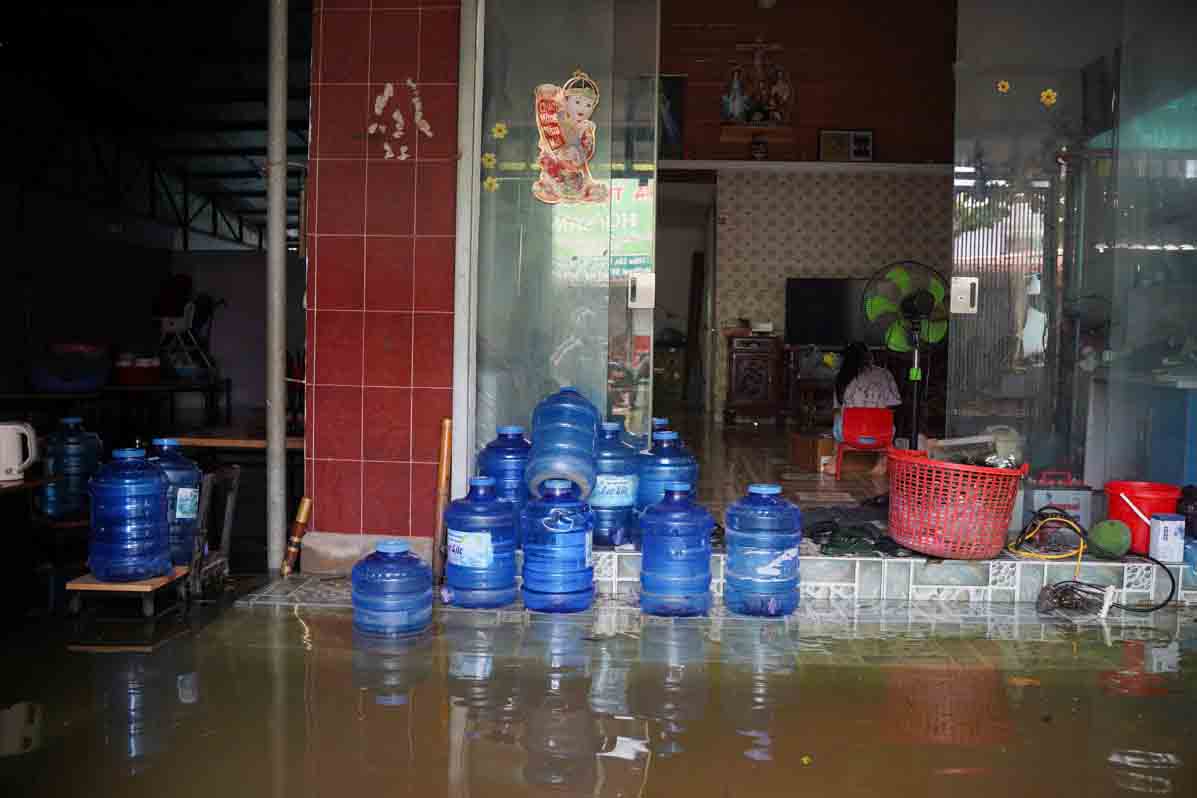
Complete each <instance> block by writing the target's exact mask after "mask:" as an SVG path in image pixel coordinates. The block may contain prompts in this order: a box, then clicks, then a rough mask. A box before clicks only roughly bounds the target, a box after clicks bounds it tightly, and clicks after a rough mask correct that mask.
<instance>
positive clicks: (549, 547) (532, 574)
mask: <svg viewBox="0 0 1197 798" xmlns="http://www.w3.org/2000/svg"><path fill="white" fill-rule="evenodd" d="M541 489H542V493H543V495H542V496H541V497H540V498H538V499H533V500H532V501H530V502H528V503H527V504H526V505H525V506H524V511H523V513H522V514H521V517H520V523H521V525H522V526H523V537H524V585H523V595H524V606H525V607H527V608H528V609H530V610H536V611H537V612H581V611H582V610H584V609H587V608H588V607H590V604H591V602H593V601H594V567H593V565H592V562H591V545H592V541H591V535H592V534H593V533H594V514H593V513H592V512H591V510H590V505H588V504H586V502H584V501H582V500H581V499H580V498H578V489H577V488H576V487H575V486H574V484H573V483H571V482H569V481H568V480H564V479H550V480H547V481H546V482H545V483H544V484H543V485H542V486H541Z"/></svg>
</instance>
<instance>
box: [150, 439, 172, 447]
mask: <svg viewBox="0 0 1197 798" xmlns="http://www.w3.org/2000/svg"><path fill="white" fill-rule="evenodd" d="M150 443H152V444H154V445H155V446H158V447H167V446H178V445H179V442H178V441H177V440H176V439H174V438H154V439H153V440H151V441H150Z"/></svg>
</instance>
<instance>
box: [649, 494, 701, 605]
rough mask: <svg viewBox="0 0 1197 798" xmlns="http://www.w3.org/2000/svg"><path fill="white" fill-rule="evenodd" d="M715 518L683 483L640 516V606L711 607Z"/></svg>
mask: <svg viewBox="0 0 1197 798" xmlns="http://www.w3.org/2000/svg"><path fill="white" fill-rule="evenodd" d="M714 528H715V519H714V518H712V517H711V514H710V513H708V512H707V511H706V510H704V509H703V508H702V507H700V506H699V505H697V504H695V503H694V501H693V498H692V497H691V493H690V485H689V484H687V483H685V482H670V483H669V484H668V485H666V486H665V498H663V499H662V500H661V501H660V502H658V503H657V504H654V505H652V506H651V507H649V508H648V509H647V510H645V511H644V515H643V516H641V518H640V534H641V541H640V545H641V549H642V550H643V552H644V556H643V558H642V560H641V565H640V609H641V610H643V611H644V612H646V613H648V614H649V615H673V616H688V615H705V614H706V613H707V610H709V609H710V608H711V530H712V529H714Z"/></svg>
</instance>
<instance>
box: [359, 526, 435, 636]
mask: <svg viewBox="0 0 1197 798" xmlns="http://www.w3.org/2000/svg"><path fill="white" fill-rule="evenodd" d="M352 581H353V627H354V628H355V629H357V630H358V631H359V632H361V633H362V634H367V635H376V636H378V637H403V636H405V635H414V634H419V633H420V632H423V631H424V630H425V629H426V628H428V624H429V623H430V622H431V621H432V569H431V568H429V567H428V566H427V565H425V564H424V561H423V560H421V559H420V558H419V557H417V556H416V555H414V554H412V553H411V546H410V545H408V542H407V541H406V540H398V539H395V538H386V539H383V540H380V541H379V542H378V545H377V546H376V547H375V549H374V553H373V554H370V555H369V556H366V557H363V558H362V559H360V560H358V561H357V563H356V564H355V565H354V566H353V574H352Z"/></svg>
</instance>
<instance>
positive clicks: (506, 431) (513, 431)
mask: <svg viewBox="0 0 1197 798" xmlns="http://www.w3.org/2000/svg"><path fill="white" fill-rule="evenodd" d="M499 434H500V435H523V434H524V428H523V427H521V426H520V425H519V424H504V425H503V426H501V427H499Z"/></svg>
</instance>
